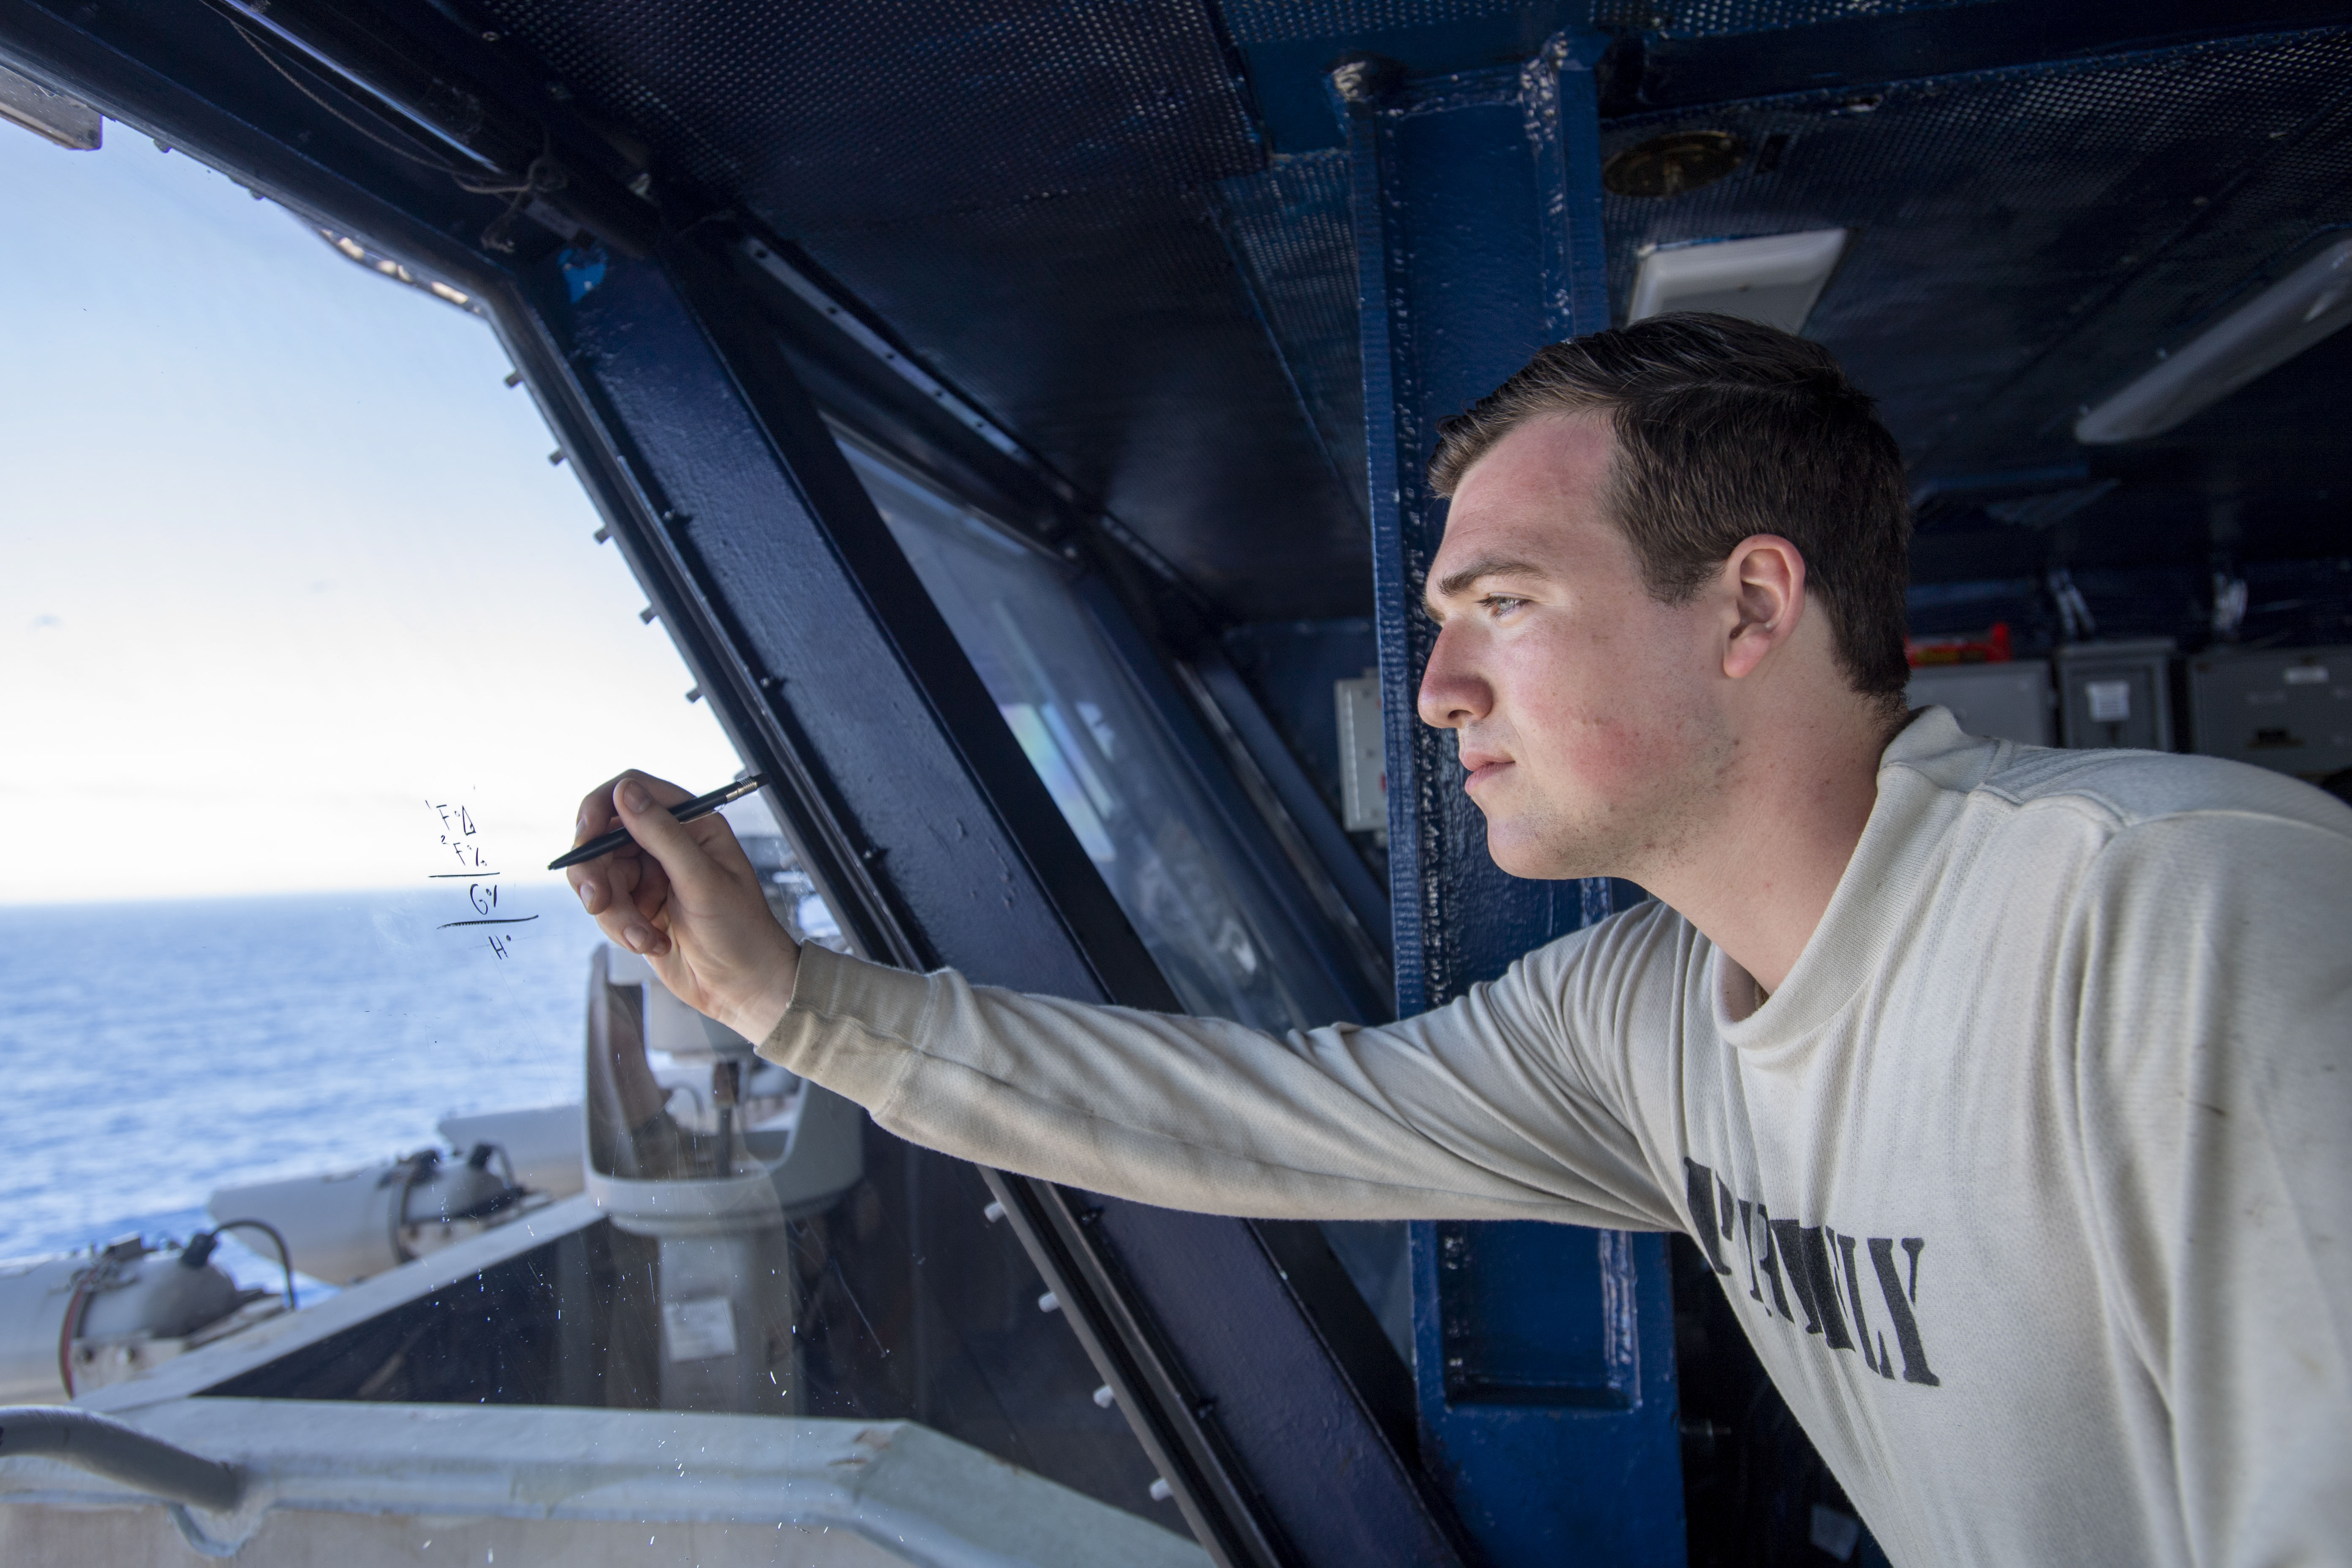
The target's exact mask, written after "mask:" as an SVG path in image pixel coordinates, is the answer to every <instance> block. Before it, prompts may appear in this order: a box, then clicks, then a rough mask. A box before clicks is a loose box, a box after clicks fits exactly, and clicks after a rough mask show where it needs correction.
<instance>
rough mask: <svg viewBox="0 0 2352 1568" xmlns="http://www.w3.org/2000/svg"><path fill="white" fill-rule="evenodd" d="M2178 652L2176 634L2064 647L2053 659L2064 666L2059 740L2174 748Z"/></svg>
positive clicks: (2085, 745)
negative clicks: (2174, 671)
mask: <svg viewBox="0 0 2352 1568" xmlns="http://www.w3.org/2000/svg"><path fill="white" fill-rule="evenodd" d="M2172 655H2173V646H2172V639H2171V638H2170V637H2157V638H2152V639H2148V640H2145V641H2140V642H2092V643H2074V644H2072V645H2070V646H2068V647H2062V648H2060V649H2059V650H2058V651H2057V653H2056V654H2055V655H2054V656H2053V658H2052V661H2051V662H2052V663H2053V666H2054V667H2055V668H2056V669H2057V672H2058V736H2059V743H2060V744H2061V745H2064V746H2071V747H2073V748H2074V749H2075V750H2076V751H2093V750H2098V749H2101V748H2112V747H2128V748H2130V749H2132V750H2135V751H2142V752H2168V751H2171V750H2172V749H2173V742H2172Z"/></svg>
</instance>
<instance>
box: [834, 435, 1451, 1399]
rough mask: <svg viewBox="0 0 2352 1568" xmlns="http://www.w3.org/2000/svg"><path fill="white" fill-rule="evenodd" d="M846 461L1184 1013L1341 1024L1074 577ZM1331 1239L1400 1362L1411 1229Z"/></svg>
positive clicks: (954, 511) (984, 525)
mask: <svg viewBox="0 0 2352 1568" xmlns="http://www.w3.org/2000/svg"><path fill="white" fill-rule="evenodd" d="M844 450H845V451H846V452H847V453H848V455H849V458H850V461H851V464H852V465H853V466H854V467H855V468H856V470H857V474H858V477H859V478H860V479H863V480H864V481H865V482H866V490H867V492H868V493H869V494H870V495H872V496H873V498H874V501H875V505H876V506H877V508H878V509H879V510H880V511H881V513H882V517H883V520H884V521H886V522H887V523H888V525H889V527H890V531H891V534H892V537H894V538H895V539H897V540H898V545H899V548H901V549H902V550H904V551H905V552H907V558H908V561H909V562H910V563H912V564H913V565H914V568H915V572H916V574H917V575H918V576H919V577H920V578H921V579H922V581H923V586H924V587H925V588H927V589H929V592H930V595H931V597H932V599H933V600H934V601H935V602H936V603H937V604H938V605H939V608H940V615H941V616H944V617H945V618H946V620H947V623H948V626H949V627H950V629H951V630H952V631H953V632H954V633H955V636H956V640H957V642H958V643H959V644H961V647H962V648H963V651H964V653H965V655H966V656H967V657H968V658H971V661H972V665H973V668H975V669H977V670H978V671H979V674H980V678H981V680H982V684H984V685H985V686H986V687H987V688H988V691H989V695H990V696H992V697H993V698H994V699H995V700H996V705H997V709H998V711H1000V712H1002V713H1003V715H1004V721H1005V723H1006V724H1007V725H1009V726H1010V727H1011V729H1012V731H1013V738H1014V739H1015V740H1017V741H1018V742H1020V743H1021V749H1022V751H1023V752H1024V753H1025V754H1026V755H1027V757H1028V759H1029V763H1030V765H1031V766H1032V767H1034V768H1035V769H1036V770H1037V776H1038V777H1039V778H1040V779H1041V780H1043V781H1044V783H1045V787H1046V789H1047V790H1049V791H1050V792H1052V794H1053V796H1054V803H1055V805H1058V806H1059V807H1060V808H1061V811H1062V816H1064V818H1065V819H1066V820H1067V821H1068V823H1069V825H1070V828H1071V831H1073V832H1074V833H1076V835H1077V837H1078V842H1079V843H1080V844H1081V845H1082V846H1084V847H1085V848H1086V851H1087V856H1088V857H1089V858H1092V859H1093V861H1094V863H1095V865H1096V866H1097V868H1099V869H1100V870H1101V872H1102V874H1103V879H1104V880H1105V881H1107V882H1108V883H1109V885H1110V890H1111V894H1112V896H1113V897H1114V898H1116V899H1118V903H1119V907H1120V908H1121V909H1122V910H1125V911H1126V912H1127V917H1128V919H1129V921H1132V922H1133V923H1134V926H1135V930H1136V932H1137V934H1138V935H1139V936H1140V937H1141V938H1142V939H1143V943H1144V946H1145V947H1146V948H1148V949H1149V950H1150V952H1151V956H1152V957H1153V958H1154V959H1155V960H1156V961H1158V963H1159V964H1160V972H1161V973H1163V974H1165V975H1166V976H1167V977H1168V983H1169V984H1170V985H1171V986H1172V987H1173V988H1174V989H1175V992H1176V994H1177V995H1178V997H1179V998H1181V1000H1182V1002H1183V1004H1184V1005H1185V1006H1186V1007H1187V1008H1188V1009H1190V1010H1191V1011H1192V1012H1194V1013H1197V1014H1202V1015H1206V1016H1213V1017H1220V1018H1234V1019H1238V1020H1240V1021H1241V1022H1243V1023H1246V1024H1254V1025H1255V1026H1258V1027H1259V1028H1262V1029H1271V1030H1275V1031H1277V1032H1278V1031H1282V1030H1286V1029H1292V1028H1313V1027H1315V1026H1318V1025H1320V1024H1325V1023H1328V1022H1330V1021H1331V1020H1332V1019H1334V1018H1340V1017H1346V1016H1349V1005H1348V1003H1347V1001H1346V999H1345V998H1344V997H1342V996H1340V995H1339V994H1337V993H1336V992H1335V991H1334V990H1333V989H1332V987H1331V986H1330V984H1329V983H1328V981H1326V980H1325V979H1324V978H1323V971H1322V969H1321V967H1320V966H1319V965H1318V964H1317V963H1314V962H1313V961H1312V959H1311V958H1310V957H1309V955H1308V954H1307V952H1306V951H1305V949H1304V946H1303V942H1302V939H1301V938H1300V937H1299V936H1298V934H1297V931H1296V930H1295V928H1293V927H1292V926H1291V925H1290V924H1289V922H1288V921H1286V919H1285V918H1284V916H1283V915H1282V914H1281V913H1280V912H1279V910H1278V909H1277V908H1276V905H1275V902H1274V900H1273V899H1272V898H1271V897H1270V896H1269V895H1268V894H1267V892H1266V891H1265V889H1264V887H1263V886H1262V885H1261V884H1260V883H1259V882H1258V880H1257V879H1256V876H1255V873H1254V871H1253V869H1252V868H1251V866H1250V864H1249V860H1248V857H1247V856H1246V855H1245V854H1244V852H1243V850H1242V848H1241V847H1240V846H1239V845H1238V844H1237V843H1236V842H1235V841H1234V837H1233V836H1232V835H1231V834H1230V833H1229V832H1228V831H1227V830H1226V828H1225V827H1224V826H1223V822H1222V821H1221V820H1220V819H1219V817H1218V816H1217V815H1216V814H1215V813H1214V812H1213V810H1212V809H1211V807H1210V805H1209V804H1208V802H1207V801H1206V800H1205V798H1204V797H1203V795H1202V790H1201V788H1200V787H1199V785H1198V784H1197V783H1196V782H1195V781H1194V779H1193V777H1192V773H1190V771H1189V770H1188V769H1187V768H1186V766H1185V765H1184V763H1183V762H1182V760H1181V758H1179V757H1178V756H1177V755H1176V752H1175V749H1174V747H1173V746H1172V745H1171V743H1170V742H1169V741H1168V740H1167V738H1166V735H1165V733H1164V731H1162V730H1161V729H1160V725H1159V722H1158V721H1157V720H1156V719H1155V717H1154V716H1153V714H1152V713H1151V711H1150V709H1149V708H1147V707H1146V705H1145V704H1144V702H1143V700H1142V699H1141V698H1140V697H1139V695H1138V694H1137V692H1136V690H1135V688H1134V687H1133V686H1132V685H1131V684H1130V683H1129V679H1128V678H1127V677H1126V676H1125V674H1124V673H1123V672H1122V666H1121V660H1120V658H1119V656H1118V653H1117V652H1116V651H1115V650H1114V649H1113V648H1112V647H1111V646H1110V645H1109V643H1108V639H1106V638H1105V637H1104V636H1103V634H1102V632H1101V631H1100V630H1099V629H1098V628H1097V626H1096V624H1095V622H1094V620H1093V618H1092V617H1091V616H1090V615H1089V613H1088V612H1087V609H1086V608H1085V607H1084V606H1083V605H1081V604H1080V603H1079V602H1078V599H1077V596H1076V594H1075V593H1073V592H1072V589H1071V585H1070V581H1069V574H1068V569H1067V568H1066V567H1065V566H1064V565H1063V563H1060V562H1058V561H1055V560H1054V559H1052V558H1050V557H1048V556H1045V555H1043V554H1041V553H1039V552H1035V551H1034V550H1032V549H1031V548H1029V547H1028V546H1027V545H1025V544H1024V543H1022V542H1019V541H1018V540H1016V539H1014V538H1013V537H1012V536H1011V535H1009V534H1007V533H1006V532H1005V531H1003V530H1002V529H999V528H997V527H995V526H994V525H992V523H990V522H989V521H987V520H986V519H985V518H983V517H982V516H980V515H979V514H978V513H976V512H974V511H972V510H970V509H969V508H967V507H964V506H961V505H960V504H959V503H957V502H955V501H954V500H950V499H949V498H946V497H944V496H941V495H940V493H939V492H937V491H935V490H933V489H930V488H929V487H928V486H926V485H923V484H921V483H920V482H919V481H917V480H915V479H911V478H909V477H908V476H907V475H905V474H902V473H901V472H899V471H898V469H897V468H893V467H891V466H890V465H889V464H887V463H886V462H883V461H881V460H880V459H878V458H875V457H873V456H872V455H871V454H869V453H867V452H866V451H864V450H862V449H860V448H858V447H856V446H854V445H848V444H845V446H844ZM1324 1234H1325V1236H1326V1237H1327V1238H1328V1240H1329V1242H1330V1243H1331V1247H1332V1250H1333V1251H1334V1253H1336V1254H1337V1255H1338V1257H1339V1261H1340V1264H1341V1265H1342V1267H1344V1268H1346V1270H1347V1272H1348V1276H1349V1279H1352V1280H1353V1281H1354V1282H1355V1285H1356V1288H1357V1289H1358V1290H1359V1291H1360V1293H1361V1294H1362V1295H1363V1297H1364V1300H1365V1302H1366V1304H1367V1305H1369V1306H1370V1308H1371V1309H1372V1312H1373V1315H1374V1316H1375V1317H1376V1318H1378V1319H1379V1321H1380V1323H1381V1329H1382V1331H1384V1332H1385V1334H1386V1335H1387V1337H1388V1340H1389V1342H1390V1344H1391V1345H1392V1346H1393V1347H1394V1348H1395V1349H1396V1351H1397V1353H1398V1354H1399V1355H1400V1356H1402V1357H1405V1358H1406V1359H1408V1360H1410V1359H1411V1357H1412V1289H1411V1284H1410V1280H1411V1270H1410V1268H1409V1264H1408V1258H1407V1252H1406V1241H1405V1230H1404V1226H1402V1225H1398V1224H1392V1223H1387V1222H1352V1223H1344V1224H1333V1225H1328V1226H1325V1227H1324Z"/></svg>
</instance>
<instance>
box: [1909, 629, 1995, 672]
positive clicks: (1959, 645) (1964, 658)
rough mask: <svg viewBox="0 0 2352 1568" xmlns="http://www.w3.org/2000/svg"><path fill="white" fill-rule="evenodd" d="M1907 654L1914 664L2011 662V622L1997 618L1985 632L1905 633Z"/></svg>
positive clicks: (1912, 665)
mask: <svg viewBox="0 0 2352 1568" xmlns="http://www.w3.org/2000/svg"><path fill="white" fill-rule="evenodd" d="M1903 655H1904V657H1905V658H1908V659H1909V660H1910V661H1911V668H1914V669H1917V668H1921V667H1922V666H1926V665H1936V664H2007V663H2009V662H2010V659H2011V654H2010V651H2009V623H2008V622H2007V621H1995V622H1993V624H1992V625H1991V626H1989V627H1988V628H1986V629H1985V630H1984V631H1982V632H1951V633H1948V634H1946V635H1944V636H1942V637H1905V638H1904V639H1903Z"/></svg>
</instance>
